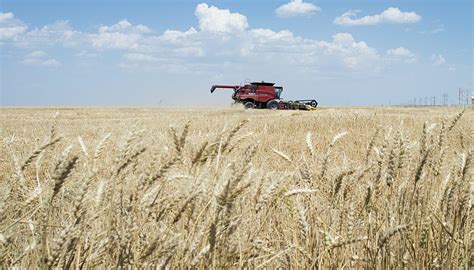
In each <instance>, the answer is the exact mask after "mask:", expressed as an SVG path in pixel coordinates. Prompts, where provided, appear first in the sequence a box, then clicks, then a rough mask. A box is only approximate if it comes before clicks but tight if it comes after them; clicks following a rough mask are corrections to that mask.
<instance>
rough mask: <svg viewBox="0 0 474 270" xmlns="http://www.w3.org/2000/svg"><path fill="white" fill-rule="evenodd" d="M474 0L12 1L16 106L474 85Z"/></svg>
mask: <svg viewBox="0 0 474 270" xmlns="http://www.w3.org/2000/svg"><path fill="white" fill-rule="evenodd" d="M472 15H473V9H472V1H468V0H455V1H439V0H438V1H436V0H435V1H413V0H412V1H383V0H373V1H369V0H367V1H349V0H348V1H335V0H328V1H310V0H304V1H303V0H291V1H290V0H282V1H263V0H262V1H255V0H244V1H231V0H226V1H205V2H204V1H145V0H139V1H124V0H118V1H117V0H114V1H112V0H107V1H105V0H102V1H100V0H99V1H92V0H84V1H78V0H62V1H59V0H45V1H33V0H2V2H0V49H1V51H0V64H1V66H0V76H1V77H0V78H1V85H0V86H1V104H2V106H44V105H66V106H102V105H108V106H155V105H158V104H161V105H170V106H173V105H226V104H229V103H230V101H231V100H230V92H226V91H220V92H217V91H216V92H215V93H214V94H212V95H211V94H210V93H209V88H210V86H211V85H212V84H239V83H241V82H242V81H244V80H245V79H250V80H258V81H260V80H265V81H272V82H276V83H277V84H280V85H283V86H284V88H285V90H284V93H283V97H284V98H286V99H298V98H315V99H317V100H318V101H319V102H320V104H324V105H338V104H342V105H344V104H350V105H380V104H389V103H392V104H396V103H400V102H405V101H406V100H409V99H412V98H415V97H416V98H419V97H425V96H437V97H438V100H440V98H441V95H442V94H443V93H448V94H449V96H450V100H451V101H452V102H454V101H455V100H456V99H457V89H458V88H459V87H462V88H470V89H472V87H473V54H472V50H473V21H472Z"/></svg>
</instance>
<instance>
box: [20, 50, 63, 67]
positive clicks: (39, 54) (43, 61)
mask: <svg viewBox="0 0 474 270" xmlns="http://www.w3.org/2000/svg"><path fill="white" fill-rule="evenodd" d="M21 63H22V64H24V65H28V66H43V67H59V66H61V62H59V61H58V60H56V59H54V58H48V55H47V53H46V52H44V51H39V50H37V51H33V52H31V53H29V54H27V55H25V57H24V58H23V60H22V61H21Z"/></svg>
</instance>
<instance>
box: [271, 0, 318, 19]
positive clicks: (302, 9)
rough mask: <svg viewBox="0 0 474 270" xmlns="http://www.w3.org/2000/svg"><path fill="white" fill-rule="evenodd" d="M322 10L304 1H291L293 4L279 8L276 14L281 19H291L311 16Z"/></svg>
mask: <svg viewBox="0 0 474 270" xmlns="http://www.w3.org/2000/svg"><path fill="white" fill-rule="evenodd" d="M317 11H321V8H320V7H318V6H316V5H315V4H312V3H307V2H303V0H291V2H289V3H287V4H284V5H281V6H279V7H278V8H277V9H276V10H275V13H276V14H277V16H278V17H281V18H291V17H296V16H311V15H313V14H314V13H316V12H317Z"/></svg>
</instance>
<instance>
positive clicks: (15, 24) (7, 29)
mask: <svg viewBox="0 0 474 270" xmlns="http://www.w3.org/2000/svg"><path fill="white" fill-rule="evenodd" d="M27 28H28V27H27V26H26V25H25V23H23V22H22V21H20V20H18V19H16V18H15V15H13V13H11V12H8V13H2V12H0V41H1V40H9V39H15V38H16V37H18V36H19V35H21V34H23V33H25V32H26V30H27Z"/></svg>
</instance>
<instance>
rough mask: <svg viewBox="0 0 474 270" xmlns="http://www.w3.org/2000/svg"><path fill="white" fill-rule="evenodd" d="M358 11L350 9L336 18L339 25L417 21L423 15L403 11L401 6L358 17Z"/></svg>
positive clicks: (335, 21)
mask: <svg viewBox="0 0 474 270" xmlns="http://www.w3.org/2000/svg"><path fill="white" fill-rule="evenodd" d="M357 13H358V11H353V10H351V11H348V12H345V13H344V14H342V15H341V16H339V17H337V18H336V19H334V23H335V24H338V25H348V26H359V25H379V24H384V23H394V24H402V23H416V22H419V21H420V20H421V16H420V15H418V14H416V13H415V12H413V11H412V12H403V11H400V9H399V8H395V7H390V8H387V9H386V10H384V11H383V12H382V13H380V14H376V15H371V16H365V17H362V18H357Z"/></svg>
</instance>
